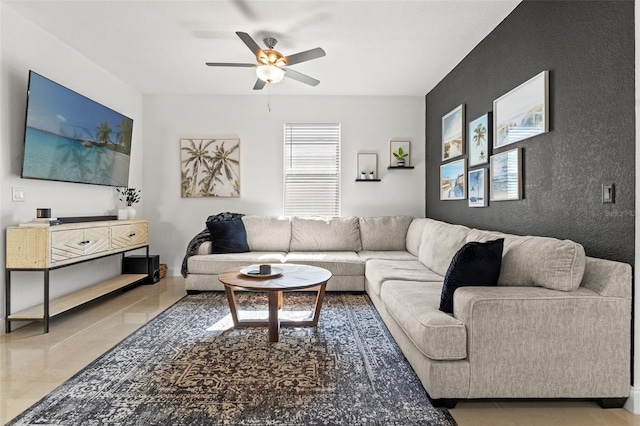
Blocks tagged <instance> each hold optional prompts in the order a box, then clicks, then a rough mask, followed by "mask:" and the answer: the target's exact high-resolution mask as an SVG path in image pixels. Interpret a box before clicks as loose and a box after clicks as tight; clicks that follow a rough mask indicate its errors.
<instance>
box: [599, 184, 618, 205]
mask: <svg viewBox="0 0 640 426" xmlns="http://www.w3.org/2000/svg"><path fill="white" fill-rule="evenodd" d="M615 202H616V184H615V183H603V184H602V203H603V204H607V203H615Z"/></svg>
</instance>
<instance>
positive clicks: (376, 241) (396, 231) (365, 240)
mask: <svg viewBox="0 0 640 426" xmlns="http://www.w3.org/2000/svg"><path fill="white" fill-rule="evenodd" d="M411 219H412V218H411V217H410V216H381V217H361V218H360V238H361V239H362V250H406V248H407V242H406V237H407V229H409V224H410V223H411Z"/></svg>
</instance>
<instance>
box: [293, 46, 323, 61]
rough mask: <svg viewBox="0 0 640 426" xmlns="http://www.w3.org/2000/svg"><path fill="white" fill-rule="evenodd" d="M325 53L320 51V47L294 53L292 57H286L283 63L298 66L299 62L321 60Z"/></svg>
mask: <svg viewBox="0 0 640 426" xmlns="http://www.w3.org/2000/svg"><path fill="white" fill-rule="evenodd" d="M325 55H326V53H325V51H324V50H322V48H321V47H316V48H315V49H311V50H306V51H304V52H300V53H294V54H293V55H290V56H287V57H286V58H285V61H287V65H293V64H299V63H300V62H304V61H310V60H312V59H317V58H322V57H323V56H325Z"/></svg>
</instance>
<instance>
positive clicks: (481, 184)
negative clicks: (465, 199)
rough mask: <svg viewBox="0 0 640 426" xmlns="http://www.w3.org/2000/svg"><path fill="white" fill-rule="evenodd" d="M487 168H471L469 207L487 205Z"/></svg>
mask: <svg viewBox="0 0 640 426" xmlns="http://www.w3.org/2000/svg"><path fill="white" fill-rule="evenodd" d="M485 171H486V169H484V168H482V169H476V170H469V186H468V188H469V207H487V187H488V185H487V179H486V173H485Z"/></svg>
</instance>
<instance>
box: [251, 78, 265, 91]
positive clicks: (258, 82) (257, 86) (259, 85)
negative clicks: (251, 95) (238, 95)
mask: <svg viewBox="0 0 640 426" xmlns="http://www.w3.org/2000/svg"><path fill="white" fill-rule="evenodd" d="M265 84H267V82H266V81H262V80H260V79H257V80H256V84H255V85H254V86H253V90H262V88H263V87H264V85H265Z"/></svg>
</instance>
